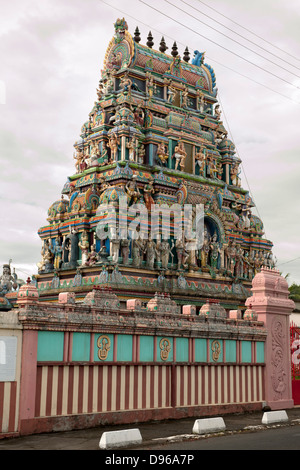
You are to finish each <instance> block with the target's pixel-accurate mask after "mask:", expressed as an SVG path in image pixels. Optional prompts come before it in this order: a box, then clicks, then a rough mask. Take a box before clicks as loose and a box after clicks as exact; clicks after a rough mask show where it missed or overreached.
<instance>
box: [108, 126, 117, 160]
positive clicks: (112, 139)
mask: <svg viewBox="0 0 300 470" xmlns="http://www.w3.org/2000/svg"><path fill="white" fill-rule="evenodd" d="M119 145H120V139H119V138H118V137H117V135H116V134H115V133H114V132H113V133H112V135H111V136H110V138H109V142H108V144H107V146H108V147H109V148H110V151H111V157H110V161H111V162H116V161H117V160H118V150H119Z"/></svg>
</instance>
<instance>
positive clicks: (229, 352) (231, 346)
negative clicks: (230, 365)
mask: <svg viewBox="0 0 300 470" xmlns="http://www.w3.org/2000/svg"><path fill="white" fill-rule="evenodd" d="M225 351H226V352H225V356H226V357H225V362H236V341H233V340H230V339H229V340H226V341H225Z"/></svg>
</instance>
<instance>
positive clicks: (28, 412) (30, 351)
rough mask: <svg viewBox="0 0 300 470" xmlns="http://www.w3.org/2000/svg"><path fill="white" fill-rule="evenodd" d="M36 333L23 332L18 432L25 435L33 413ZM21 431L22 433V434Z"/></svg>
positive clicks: (35, 374)
mask: <svg viewBox="0 0 300 470" xmlns="http://www.w3.org/2000/svg"><path fill="white" fill-rule="evenodd" d="M37 341H38V331H35V330H24V331H23V345H22V374H21V394H20V396H21V400H20V430H21V433H22V434H26V433H27V432H26V431H27V430H28V426H30V424H29V423H30V421H31V420H33V418H34V413H35V395H36V376H37ZM22 431H23V432H22Z"/></svg>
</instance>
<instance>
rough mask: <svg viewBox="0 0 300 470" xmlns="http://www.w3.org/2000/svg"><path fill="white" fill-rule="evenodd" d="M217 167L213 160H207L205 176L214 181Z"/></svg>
mask: <svg viewBox="0 0 300 470" xmlns="http://www.w3.org/2000/svg"><path fill="white" fill-rule="evenodd" d="M216 173H217V167H216V164H215V161H214V159H213V158H208V161H207V176H208V177H209V178H212V179H216Z"/></svg>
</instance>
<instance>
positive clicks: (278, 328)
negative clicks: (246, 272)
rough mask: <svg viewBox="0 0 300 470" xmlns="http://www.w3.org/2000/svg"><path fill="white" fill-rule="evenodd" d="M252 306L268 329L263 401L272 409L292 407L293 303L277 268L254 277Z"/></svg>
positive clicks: (265, 270) (248, 301) (248, 303)
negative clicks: (291, 319)
mask: <svg viewBox="0 0 300 470" xmlns="http://www.w3.org/2000/svg"><path fill="white" fill-rule="evenodd" d="M246 305H247V306H248V307H250V306H251V305H252V308H253V310H254V311H255V312H256V313H257V314H258V320H259V321H263V322H264V325H265V327H266V329H267V332H268V335H267V341H266V345H265V364H266V368H265V400H266V402H267V406H269V407H270V408H271V409H272V410H283V409H288V408H293V406H294V401H293V398H292V379H291V351H290V322H289V316H290V314H291V313H292V311H293V310H294V308H295V304H294V302H293V301H292V300H290V299H289V290H288V283H287V282H286V280H285V279H284V278H283V277H281V276H280V273H279V271H277V270H276V269H269V268H262V270H261V272H260V273H258V274H257V275H256V276H255V278H254V279H253V283H252V297H250V298H249V299H247V301H246Z"/></svg>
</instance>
